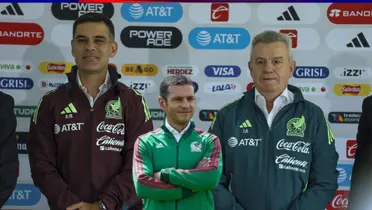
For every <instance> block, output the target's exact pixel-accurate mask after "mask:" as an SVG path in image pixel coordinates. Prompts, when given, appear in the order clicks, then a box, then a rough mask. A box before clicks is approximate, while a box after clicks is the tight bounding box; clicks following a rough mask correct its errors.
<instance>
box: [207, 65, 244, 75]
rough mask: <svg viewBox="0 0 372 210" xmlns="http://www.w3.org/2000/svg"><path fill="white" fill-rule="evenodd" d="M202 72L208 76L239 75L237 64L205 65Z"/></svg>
mask: <svg viewBox="0 0 372 210" xmlns="http://www.w3.org/2000/svg"><path fill="white" fill-rule="evenodd" d="M204 73H205V75H206V76H208V77H239V75H240V73H241V70H240V68H239V66H207V67H205V69H204Z"/></svg>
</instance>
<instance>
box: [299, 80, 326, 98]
mask: <svg viewBox="0 0 372 210" xmlns="http://www.w3.org/2000/svg"><path fill="white" fill-rule="evenodd" d="M294 86H296V87H298V88H299V89H300V90H301V92H302V94H303V95H308V96H318V95H325V94H326V93H327V88H326V87H325V85H323V84H315V83H314V84H302V83H298V84H294Z"/></svg>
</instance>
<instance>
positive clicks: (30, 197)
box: [4, 184, 41, 206]
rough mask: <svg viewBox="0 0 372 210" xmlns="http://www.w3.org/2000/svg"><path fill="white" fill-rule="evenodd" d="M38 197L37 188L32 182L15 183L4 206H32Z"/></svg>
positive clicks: (39, 193) (39, 195)
mask: <svg viewBox="0 0 372 210" xmlns="http://www.w3.org/2000/svg"><path fill="white" fill-rule="evenodd" d="M40 199H41V192H40V190H39V188H37V187H35V186H34V185H32V184H17V185H16V187H15V189H14V190H13V192H12V194H11V195H10V196H9V199H8V200H7V202H6V203H5V204H4V206H34V205H36V204H37V203H39V201H40Z"/></svg>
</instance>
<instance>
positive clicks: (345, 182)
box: [336, 164, 353, 187]
mask: <svg viewBox="0 0 372 210" xmlns="http://www.w3.org/2000/svg"><path fill="white" fill-rule="evenodd" d="M336 170H337V171H339V175H338V179H337V184H338V185H339V186H340V187H350V180H351V172H352V170H353V165H352V164H337V168H336Z"/></svg>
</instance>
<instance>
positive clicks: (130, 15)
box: [121, 3, 183, 23]
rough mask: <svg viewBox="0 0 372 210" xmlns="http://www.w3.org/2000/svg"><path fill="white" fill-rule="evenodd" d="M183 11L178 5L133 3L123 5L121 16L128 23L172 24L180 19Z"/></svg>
mask: <svg viewBox="0 0 372 210" xmlns="http://www.w3.org/2000/svg"><path fill="white" fill-rule="evenodd" d="M182 15H183V9H182V6H181V4H179V3H166V4H161V3H146V4H140V3H134V4H123V6H122V7H121V16H123V18H124V19H125V20H127V21H129V22H158V23H160V22H163V23H174V22H177V21H179V20H180V19H181V18H182Z"/></svg>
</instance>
